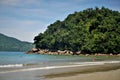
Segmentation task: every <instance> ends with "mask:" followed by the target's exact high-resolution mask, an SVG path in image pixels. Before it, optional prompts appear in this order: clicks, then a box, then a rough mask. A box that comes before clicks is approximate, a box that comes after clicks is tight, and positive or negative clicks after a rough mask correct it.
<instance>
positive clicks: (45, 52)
mask: <svg viewBox="0 0 120 80" xmlns="http://www.w3.org/2000/svg"><path fill="white" fill-rule="evenodd" d="M34 53H35V54H50V55H83V54H84V55H85V56H90V55H91V53H90V54H88V53H84V52H82V51H76V52H73V51H70V50H63V51H62V50H57V51H51V50H48V49H38V48H32V49H31V50H30V51H28V52H26V54H34ZM92 55H94V56H114V55H113V54H112V53H110V54H103V53H94V54H92ZM115 56H120V53H119V54H116V55H115Z"/></svg>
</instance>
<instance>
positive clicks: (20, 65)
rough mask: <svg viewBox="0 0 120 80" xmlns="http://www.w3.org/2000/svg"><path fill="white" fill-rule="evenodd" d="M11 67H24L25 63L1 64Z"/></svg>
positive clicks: (2, 66)
mask: <svg viewBox="0 0 120 80" xmlns="http://www.w3.org/2000/svg"><path fill="white" fill-rule="evenodd" d="M10 67H23V64H8V65H0V68H10Z"/></svg>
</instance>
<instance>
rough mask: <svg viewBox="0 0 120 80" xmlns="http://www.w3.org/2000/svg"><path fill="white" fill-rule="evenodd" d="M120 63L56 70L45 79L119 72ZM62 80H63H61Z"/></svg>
mask: <svg viewBox="0 0 120 80" xmlns="http://www.w3.org/2000/svg"><path fill="white" fill-rule="evenodd" d="M119 69H120V64H119V63H105V64H103V65H90V66H77V67H69V68H64V69H60V70H56V72H53V73H51V74H47V75H44V76H45V78H48V79H52V78H53V79H54V78H61V77H71V76H76V75H81V74H91V73H96V72H108V71H111V70H119ZM61 80H62V79H61Z"/></svg>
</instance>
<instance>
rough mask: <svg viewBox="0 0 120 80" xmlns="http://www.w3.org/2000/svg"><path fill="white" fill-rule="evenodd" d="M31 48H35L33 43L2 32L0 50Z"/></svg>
mask: <svg viewBox="0 0 120 80" xmlns="http://www.w3.org/2000/svg"><path fill="white" fill-rule="evenodd" d="M31 48H33V45H32V43H29V42H23V41H20V40H17V39H16V38H12V37H8V36H6V35H4V34H1V33H0V51H28V50H30V49H31Z"/></svg>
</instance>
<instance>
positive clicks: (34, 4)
mask: <svg viewBox="0 0 120 80" xmlns="http://www.w3.org/2000/svg"><path fill="white" fill-rule="evenodd" d="M102 6H104V7H106V8H110V9H112V10H117V11H120V0H0V33H3V34H5V35H7V36H11V37H15V38H17V39H19V40H21V41H28V42H33V39H34V37H35V36H37V35H38V34H39V33H43V32H44V31H45V30H46V29H47V26H48V25H50V24H52V23H54V22H55V21H56V20H61V21H63V20H64V19H65V18H66V17H67V16H68V15H69V14H72V13H74V12H75V11H77V12H79V11H82V10H84V9H87V8H95V7H99V8H100V7H102Z"/></svg>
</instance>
